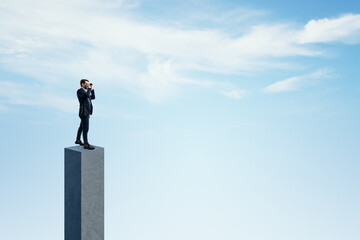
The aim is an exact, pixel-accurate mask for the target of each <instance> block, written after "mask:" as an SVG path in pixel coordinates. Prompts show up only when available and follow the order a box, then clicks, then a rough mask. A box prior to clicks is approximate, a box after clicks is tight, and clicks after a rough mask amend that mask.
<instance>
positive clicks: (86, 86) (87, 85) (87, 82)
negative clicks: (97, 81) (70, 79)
mask: <svg viewBox="0 0 360 240" xmlns="http://www.w3.org/2000/svg"><path fill="white" fill-rule="evenodd" d="M83 86H84V88H85V89H88V88H89V86H90V83H89V81H85V84H84V85H83Z"/></svg>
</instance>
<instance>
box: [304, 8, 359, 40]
mask: <svg viewBox="0 0 360 240" xmlns="http://www.w3.org/2000/svg"><path fill="white" fill-rule="evenodd" d="M335 41H336V42H337V41H338V42H345V43H358V42H359V41H360V14H347V15H344V16H341V17H338V18H331V19H329V18H324V19H318V20H311V21H309V22H308V23H307V24H306V25H305V27H304V30H303V31H302V32H301V33H300V34H299V42H300V43H321V42H335Z"/></svg>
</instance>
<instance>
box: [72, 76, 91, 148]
mask: <svg viewBox="0 0 360 240" xmlns="http://www.w3.org/2000/svg"><path fill="white" fill-rule="evenodd" d="M80 86H81V88H79V89H78V90H77V97H78V100H79V104H80V108H79V117H80V119H81V122H80V126H79V129H78V132H77V136H76V141H75V144H80V145H81V146H84V148H85V149H89V150H93V149H95V147H94V146H92V145H90V143H89V141H88V131H89V119H90V115H92V112H93V105H92V103H91V100H94V99H95V90H94V89H93V87H92V84H91V83H89V80H87V79H81V80H80ZM81 133H82V135H83V139H84V143H83V142H81V140H80V137H81Z"/></svg>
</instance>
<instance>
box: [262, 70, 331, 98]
mask: <svg viewBox="0 0 360 240" xmlns="http://www.w3.org/2000/svg"><path fill="white" fill-rule="evenodd" d="M330 73H331V71H330V70H318V71H315V72H312V73H310V74H306V75H302V76H295V77H290V78H287V79H285V80H281V81H278V82H275V83H273V84H271V85H269V86H267V87H265V88H263V92H265V93H281V92H289V91H296V90H299V89H300V88H301V87H303V86H305V85H307V84H309V83H310V82H309V81H311V80H316V79H324V78H327V77H329V75H330Z"/></svg>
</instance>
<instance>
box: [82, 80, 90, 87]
mask: <svg viewBox="0 0 360 240" xmlns="http://www.w3.org/2000/svg"><path fill="white" fill-rule="evenodd" d="M86 81H89V80H87V79H81V80H80V87H82V85H83V84H85V82H86Z"/></svg>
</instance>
